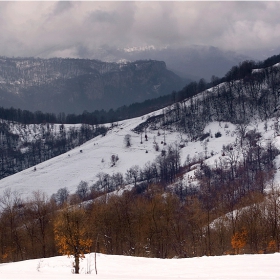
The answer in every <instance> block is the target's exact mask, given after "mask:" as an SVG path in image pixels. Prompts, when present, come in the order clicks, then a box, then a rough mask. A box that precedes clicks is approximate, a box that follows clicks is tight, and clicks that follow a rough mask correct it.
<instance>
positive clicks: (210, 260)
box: [0, 253, 280, 280]
mask: <svg viewBox="0 0 280 280" xmlns="http://www.w3.org/2000/svg"><path fill="white" fill-rule="evenodd" d="M96 260H97V275H96V274H95V267H94V254H91V255H86V258H85V259H84V260H83V261H82V263H81V269H80V275H75V274H71V270H72V262H73V258H67V257H66V256H63V257H53V258H45V259H35V260H27V261H23V262H17V263H7V264H0V271H1V279H22V280H25V279H28V280H33V279H65V280H66V279H67V280H68V279H77V278H78V279H119V280H125V279H145V280H148V279H150V280H152V279H154V280H156V279H160V280H163V279H170V280H171V279H208V280H209V279H223V280H230V279H244V280H245V279H266V280H267V279H279V275H280V266H279V261H280V254H279V253H276V254H268V255H237V256H219V257H201V258H190V259H151V258H149V259H147V258H136V257H125V256H110V255H103V254H97V258H96ZM87 272H90V273H91V274H86V273H87Z"/></svg>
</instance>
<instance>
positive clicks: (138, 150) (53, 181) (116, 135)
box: [0, 111, 280, 198]
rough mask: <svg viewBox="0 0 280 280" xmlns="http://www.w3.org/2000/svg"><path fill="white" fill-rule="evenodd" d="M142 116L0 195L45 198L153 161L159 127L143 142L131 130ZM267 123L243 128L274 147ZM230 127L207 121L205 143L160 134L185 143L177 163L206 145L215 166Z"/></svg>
mask: <svg viewBox="0 0 280 280" xmlns="http://www.w3.org/2000/svg"><path fill="white" fill-rule="evenodd" d="M159 113H161V111H158V112H155V114H159ZM150 116H151V114H150ZM145 119H146V116H144V117H139V118H134V119H130V120H125V121H121V122H119V123H118V126H116V127H114V128H113V129H111V130H109V131H108V133H107V134H106V136H98V137H96V138H94V139H92V140H90V141H88V142H86V143H85V144H83V145H81V146H80V147H77V148H75V149H73V150H71V151H69V152H68V153H65V154H62V155H60V156H57V157H55V158H53V159H50V160H48V161H45V162H43V163H41V164H38V165H37V166H36V171H34V168H33V167H32V168H29V169H26V170H24V171H21V172H19V173H17V174H14V175H11V176H9V177H6V178H4V179H2V180H0V196H1V195H2V194H3V192H4V190H5V189H7V188H10V189H12V190H16V191H17V192H18V193H19V194H20V195H22V197H23V198H25V197H28V196H30V195H31V193H32V192H33V191H38V190H40V191H42V192H45V193H46V194H47V195H49V196H51V195H52V194H54V193H56V192H57V190H58V189H60V188H64V187H67V188H68V190H69V191H70V192H71V193H73V192H75V191H76V188H77V186H78V185H79V183H80V182H81V181H86V182H88V184H89V186H91V185H92V184H93V183H95V182H96V181H97V180H98V178H97V174H98V173H100V172H105V173H108V174H109V175H112V174H113V173H117V172H121V173H122V174H123V175H125V173H126V171H127V170H128V169H129V168H130V167H132V166H133V165H139V166H140V168H142V167H144V165H145V164H146V163H147V162H148V161H150V162H153V161H154V160H155V158H156V157H157V156H158V155H160V151H161V150H162V149H163V148H164V147H165V148H166V146H163V144H161V142H162V141H163V140H164V131H163V130H159V131H158V130H149V129H148V131H147V135H148V141H145V137H144V135H143V139H142V140H143V144H140V142H141V138H140V135H139V134H136V133H134V132H132V129H134V128H135V127H136V126H137V125H138V124H140V123H142V122H144V121H145ZM267 127H268V129H267V132H265V131H264V123H261V122H256V123H255V124H252V125H251V126H250V127H248V128H247V130H250V129H256V130H257V131H259V132H260V133H261V134H262V136H263V137H262V139H261V142H262V145H265V143H266V142H267V141H268V140H269V139H272V140H273V142H275V144H276V146H278V147H280V137H277V136H275V135H274V130H273V120H271V121H270V122H268V125H267ZM235 129H236V126H235V125H233V124H231V123H224V122H221V123H219V122H212V123H209V125H207V126H206V128H205V130H204V132H205V133H207V132H210V134H211V135H212V137H208V140H207V141H206V140H204V141H203V142H202V141H196V142H188V141H186V140H187V137H186V136H185V135H184V134H182V133H178V132H170V131H166V132H165V134H166V135H165V138H166V143H167V145H169V144H172V143H175V142H177V143H178V144H179V143H180V144H184V145H185V147H183V148H182V149H181V162H182V164H184V162H185V161H186V158H187V155H189V156H190V157H191V158H194V157H196V158H203V157H205V151H206V149H207V156H208V157H209V156H210V155H211V154H212V156H211V157H210V158H209V159H207V161H206V162H207V164H210V165H215V164H217V162H219V161H221V160H225V157H222V147H223V145H228V144H232V145H233V144H234V143H235V141H236V137H237V133H236V131H235ZM158 132H159V134H160V135H158ZM217 132H220V133H221V134H222V136H221V137H219V138H216V137H215V133H217ZM127 134H130V135H131V144H132V146H131V147H128V148H127V147H126V145H125V143H124V137H125V135H127ZM154 141H156V142H157V143H158V145H159V148H160V149H159V151H156V150H155V148H154ZM205 147H206V149H205ZM81 150H82V152H81ZM146 151H147V152H148V153H147V152H146ZM112 155H118V157H119V161H117V164H116V166H114V167H112V166H111V156H112ZM276 165H277V167H279V166H280V158H278V159H277V160H276ZM277 170H278V169H277ZM278 173H279V172H278ZM278 173H276V176H275V178H276V183H279V182H280V175H279V174H278ZM190 177H192V179H193V177H194V170H193V171H191V172H189V174H186V175H185V180H189V178H190ZM194 183H195V182H194Z"/></svg>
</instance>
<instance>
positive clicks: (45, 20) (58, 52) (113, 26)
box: [0, 1, 280, 58]
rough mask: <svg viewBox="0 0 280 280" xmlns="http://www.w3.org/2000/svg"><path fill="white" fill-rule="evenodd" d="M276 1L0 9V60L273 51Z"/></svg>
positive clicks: (279, 7)
mask: <svg viewBox="0 0 280 280" xmlns="http://www.w3.org/2000/svg"><path fill="white" fill-rule="evenodd" d="M279 11H280V2H265V1H264V2H239V1H235V2H174V1H172V2H163V1H162V2H149V1H145V2H140V1H137V2H127V1H124V2H107V1H105V2H103V1H102V2H91V1H85V2H83V1H77V2H76V1H70V2H66V1H59V2H49V1H45V2H42V1H38V2H23V1H20V2H0V56H1V55H2V56H35V57H54V56H60V57H82V58H86V57H88V58H94V57H91V56H92V54H93V53H94V49H95V48H99V47H102V46H103V45H107V46H112V47H119V48H129V47H135V46H137V47H144V46H149V45H154V46H155V47H166V46H172V47H177V46H186V45H193V44H198V45H211V46H215V47H219V48H222V49H226V50H232V51H236V52H239V53H244V52H247V53H248V51H251V50H252V52H253V51H256V50H258V49H265V50H271V49H275V48H279V47H280V16H279Z"/></svg>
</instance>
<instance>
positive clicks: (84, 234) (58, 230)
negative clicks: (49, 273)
mask: <svg viewBox="0 0 280 280" xmlns="http://www.w3.org/2000/svg"><path fill="white" fill-rule="evenodd" d="M54 234H55V241H56V244H57V246H58V251H59V252H60V253H61V254H65V255H68V256H70V255H73V256H74V259H75V261H74V269H75V274H79V270H80V258H84V254H85V253H89V252H90V246H91V244H92V240H91V239H90V238H89V236H88V223H87V220H86V213H85V210H84V209H82V208H80V207H77V206H74V207H69V206H67V207H65V208H64V209H63V210H62V211H61V212H60V213H59V215H58V216H57V218H56V220H55V223H54Z"/></svg>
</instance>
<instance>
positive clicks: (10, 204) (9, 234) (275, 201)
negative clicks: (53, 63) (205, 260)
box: [0, 59, 280, 262]
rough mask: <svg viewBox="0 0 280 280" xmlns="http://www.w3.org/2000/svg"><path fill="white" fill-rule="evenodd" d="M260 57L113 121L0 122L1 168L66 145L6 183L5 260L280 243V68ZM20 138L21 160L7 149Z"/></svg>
mask: <svg viewBox="0 0 280 280" xmlns="http://www.w3.org/2000/svg"><path fill="white" fill-rule="evenodd" d="M272 61H273V62H275V60H273V59H272ZM258 65H259V66H260V65H261V64H258ZM262 66H263V67H262V68H257V67H256V64H255V63H252V62H244V63H243V64H241V65H239V66H237V67H234V68H232V69H231V70H230V71H229V72H228V74H227V75H226V77H224V78H223V79H219V80H218V79H213V86H212V87H209V85H207V84H203V81H201V82H200V83H197V84H194V83H193V84H190V85H188V86H187V87H185V88H184V89H182V91H180V92H178V93H176V94H175V101H176V102H174V103H173V104H172V105H169V106H167V107H165V108H163V109H160V110H158V111H155V112H152V113H150V114H148V115H145V116H142V117H138V118H135V119H130V120H124V121H118V122H114V123H111V124H107V125H106V126H105V127H106V128H105V127H101V126H99V125H78V126H76V127H75V129H74V128H73V127H72V128H71V126H68V125H67V126H66V125H53V126H52V125H49V124H47V123H46V124H45V125H41V126H40V125H29V126H25V128H24V126H23V125H19V124H16V123H10V122H7V121H2V128H1V129H2V130H1V131H3V133H2V132H1V139H2V143H4V147H5V149H4V150H2V155H4V157H2V161H1V164H2V166H3V168H2V170H4V171H6V170H8V171H10V170H11V172H12V171H13V168H14V166H25V167H28V163H29V160H30V162H32V163H33V162H34V163H35V164H36V160H38V162H39V160H41V161H43V160H44V159H46V158H47V157H51V155H55V153H59V152H60V153H65V152H66V151H68V150H69V152H68V154H61V155H60V156H57V157H55V158H52V159H50V160H48V161H46V162H42V163H41V164H37V170H32V169H31V168H29V169H27V170H25V171H23V172H21V173H17V174H14V175H12V176H8V177H6V178H4V179H2V180H1V181H0V189H1V191H2V195H1V198H0V202H1V207H2V208H1V209H2V210H1V215H0V225H1V227H0V248H1V250H0V259H1V261H2V262H7V261H16V260H23V259H28V258H38V257H47V256H53V255H57V254H60V253H61V254H62V253H67V252H70V254H72V255H75V254H76V255H75V256H79V255H80V256H82V254H83V253H86V252H88V251H95V250H96V251H97V252H102V253H107V254H123V255H132V256H145V257H160V258H172V257H194V256H203V255H222V254H239V253H272V252H277V251H279V246H280V227H279V224H280V221H279V217H280V215H279V209H280V205H279V196H280V191H279V184H280V176H279V168H280V158H279V154H280V151H279V147H280V141H279V135H280V124H279V117H280V115H279V105H280V103H279V101H280V100H279V98H280V65H279V64H277V63H276V64H273V65H268V64H266V63H263V64H262ZM194 86H195V87H194ZM198 91H199V93H197V92H198ZM32 129H33V130H32ZM19 132H20V133H19ZM9 133H12V135H10V134H9ZM97 134H99V136H98V137H94V136H96V135H97ZM9 135H10V136H9ZM16 135H18V136H16ZM32 135H33V136H32ZM35 135H37V136H35ZM8 136H9V137H8ZM24 136H25V137H26V138H29V137H31V136H32V137H31V138H29V141H30V144H26V145H25V147H24V146H20V152H21V153H22V155H21V156H22V157H23V158H24V160H22V161H21V160H20V159H18V158H19V157H18V156H16V157H14V158H13V157H12V156H10V157H7V156H5V153H4V152H3V151H10V154H12V150H13V149H14V148H15V146H17V145H19V143H21V140H20V141H19V139H24ZM37 137H38V138H37ZM93 137H94V138H93ZM91 138H92V139H91ZM88 139H91V140H90V141H88V142H85V141H86V140H88ZM60 142H62V143H64V144H63V145H64V146H63V145H62V147H63V150H61V146H58V145H57V146H56V144H55V143H60ZM83 142H85V143H84V144H82V143H83ZM75 145H76V146H75ZM77 145H80V146H77ZM73 147H75V148H74V149H73V150H70V149H72V148H73ZM16 164H17V165H16ZM29 166H30V165H29ZM40 179H41V180H40ZM78 179H80V183H76V182H77V180H78ZM73 182H75V184H76V186H74V185H73ZM12 187H13V188H12ZM36 188H37V189H36ZM70 188H71V189H70ZM32 190H36V191H35V192H33V193H32V194H31V192H32ZM38 190H39V191H38ZM50 190H52V192H50ZM19 191H24V192H25V193H24V194H25V196H22V194H21V193H20V192H19ZM28 192H29V195H27V194H28ZM46 193H47V194H48V195H47V194H46ZM58 213H59V214H58ZM71 232H75V234H76V235H75V239H74V240H72V241H71V242H72V243H71V246H70V245H69V242H70V241H69V240H68V239H67V238H69V234H70V235H71ZM67 240H68V241H69V242H68V241H67ZM67 242H68V243H67ZM67 244H68V245H67ZM82 244H83V245H82ZM69 246H70V247H69ZM75 248H78V249H79V250H78V251H75V250H76V249H75Z"/></svg>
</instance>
